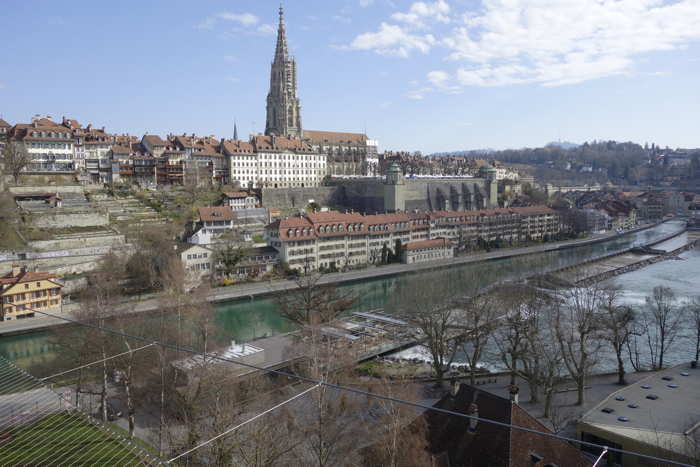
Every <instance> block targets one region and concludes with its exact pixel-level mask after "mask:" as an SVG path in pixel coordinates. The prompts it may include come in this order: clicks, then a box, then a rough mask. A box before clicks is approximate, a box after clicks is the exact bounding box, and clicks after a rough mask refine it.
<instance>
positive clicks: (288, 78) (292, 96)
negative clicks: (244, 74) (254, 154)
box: [265, 6, 302, 138]
mask: <svg viewBox="0 0 700 467" xmlns="http://www.w3.org/2000/svg"><path fill="white" fill-rule="evenodd" d="M265 134H266V135H275V136H286V137H298V138H301V136H302V129H301V105H300V104H299V98H298V97H297V64H296V62H295V61H294V59H293V58H292V57H290V56H289V51H288V50H287V37H286V35H285V26H284V10H283V9H282V7H281V6H280V24H279V27H278V29H277V47H276V48H275V59H274V60H273V62H272V69H271V72H270V92H269V93H268V94H267V123H266V124H265Z"/></svg>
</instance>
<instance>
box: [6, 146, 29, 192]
mask: <svg viewBox="0 0 700 467" xmlns="http://www.w3.org/2000/svg"><path fill="white" fill-rule="evenodd" d="M2 161H3V164H4V166H5V171H6V172H8V173H9V174H11V175H12V178H14V180H15V183H17V182H18V181H19V175H20V173H21V172H22V171H23V170H24V169H25V168H26V167H27V166H28V165H29V163H30V162H31V157H30V156H29V153H28V152H27V150H26V149H25V148H24V146H23V145H21V144H20V143H17V142H14V141H10V142H8V143H7V144H6V145H5V147H4V148H3V150H2Z"/></svg>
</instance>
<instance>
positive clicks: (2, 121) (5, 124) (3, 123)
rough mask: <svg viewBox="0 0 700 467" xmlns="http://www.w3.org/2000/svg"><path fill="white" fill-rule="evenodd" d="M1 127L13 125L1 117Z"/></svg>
mask: <svg viewBox="0 0 700 467" xmlns="http://www.w3.org/2000/svg"><path fill="white" fill-rule="evenodd" d="M0 127H2V128H11V127H12V125H10V124H9V123H7V122H6V121H5V120H3V119H2V118H0Z"/></svg>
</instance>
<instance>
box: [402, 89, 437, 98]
mask: <svg viewBox="0 0 700 467" xmlns="http://www.w3.org/2000/svg"><path fill="white" fill-rule="evenodd" d="M429 92H432V89H431V88H429V87H423V88H419V89H412V90H410V91H408V92H407V93H406V97H407V98H408V99H411V100H414V101H421V100H423V99H425V95H426V94H428V93H429Z"/></svg>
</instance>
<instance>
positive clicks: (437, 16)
mask: <svg viewBox="0 0 700 467" xmlns="http://www.w3.org/2000/svg"><path fill="white" fill-rule="evenodd" d="M449 14H450V5H448V4H447V2H446V1H445V0H437V1H436V2H434V3H427V2H415V3H413V4H412V5H411V7H410V8H409V9H408V13H394V14H393V15H391V19H393V20H394V21H399V22H401V23H406V24H408V25H411V26H414V27H417V28H423V27H426V22H427V21H438V22H440V23H449V22H450V16H449Z"/></svg>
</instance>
